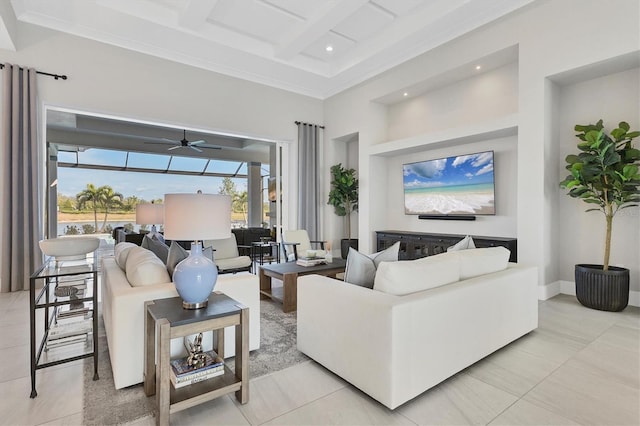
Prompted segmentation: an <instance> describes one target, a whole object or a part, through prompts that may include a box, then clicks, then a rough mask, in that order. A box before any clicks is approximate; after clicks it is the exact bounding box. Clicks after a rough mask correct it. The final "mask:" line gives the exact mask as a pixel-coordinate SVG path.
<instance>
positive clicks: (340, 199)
mask: <svg viewBox="0 0 640 426" xmlns="http://www.w3.org/2000/svg"><path fill="white" fill-rule="evenodd" d="M327 204H330V205H332V206H333V208H334V211H335V213H336V214H337V215H338V216H344V217H345V221H346V224H347V238H346V239H342V240H340V249H341V255H342V258H343V259H346V258H347V255H348V254H349V247H353V248H354V249H356V250H357V249H358V240H357V239H355V238H351V213H352V212H354V211H357V210H358V178H357V177H356V171H355V169H345V168H344V167H342V164H341V163H338V164H336V165H334V166H332V167H331V190H330V191H329V201H328V203H327Z"/></svg>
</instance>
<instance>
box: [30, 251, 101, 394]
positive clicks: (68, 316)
mask: <svg viewBox="0 0 640 426" xmlns="http://www.w3.org/2000/svg"><path fill="white" fill-rule="evenodd" d="M39 281H42V282H43V285H42V288H40V289H37V288H36V287H37V284H38V282H39ZM29 296H30V299H29V315H30V342H31V395H30V397H31V398H35V397H36V396H38V393H37V392H36V370H39V369H42V368H47V367H51V366H54V365H59V364H63V363H66V362H72V361H76V360H79V359H82V358H90V357H93V380H98V379H99V377H98V337H97V332H98V315H97V311H96V310H97V308H98V256H97V252H93V253H91V254H89V255H87V256H86V258H84V259H81V260H61V261H56V260H55V259H54V258H49V259H48V260H47V261H46V262H45V263H44V264H43V265H42V266H41V267H40V268H38V270H37V271H35V272H34V273H33V274H32V275H31V277H30V279H29ZM40 310H41V311H40ZM37 312H42V313H43V315H42V316H43V317H44V318H43V319H41V318H40V315H36V313H37ZM36 317H38V318H36ZM40 321H42V324H43V326H42V328H38V327H37V323H39V322H40ZM38 342H39V343H38ZM36 346H37V347H36Z"/></svg>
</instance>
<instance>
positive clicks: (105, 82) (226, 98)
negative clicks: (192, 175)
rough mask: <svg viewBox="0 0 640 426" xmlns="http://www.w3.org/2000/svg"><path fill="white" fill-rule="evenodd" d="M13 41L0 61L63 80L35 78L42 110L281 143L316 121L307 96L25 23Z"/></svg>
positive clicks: (318, 104)
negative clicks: (62, 109) (68, 110)
mask: <svg viewBox="0 0 640 426" xmlns="http://www.w3.org/2000/svg"><path fill="white" fill-rule="evenodd" d="M18 40H19V45H18V50H17V52H12V51H6V50H2V51H1V52H2V57H3V59H2V60H3V62H4V61H6V62H10V63H14V64H19V65H21V66H28V67H34V68H36V69H38V70H42V71H46V72H52V73H58V74H67V75H68V76H69V79H68V80H66V81H62V80H58V81H56V80H53V79H52V78H49V77H44V76H40V77H39V78H38V86H39V100H40V102H41V103H42V104H43V105H44V104H47V105H55V106H60V107H66V108H72V109H76V110H82V111H86V112H94V113H96V112H97V113H102V114H107V115H113V116H118V117H124V118H133V119H137V120H147V121H150V122H155V123H165V124H175V125H179V126H180V127H183V126H185V127H193V128H197V129H203V130H214V131H216V130H217V131H224V132H229V133H234V134H239V135H246V136H250V137H260V138H266V139H269V140H273V141H288V142H294V141H296V139H297V131H296V126H295V124H294V121H295V120H300V121H304V122H311V123H318V124H322V122H323V109H322V107H323V105H322V101H320V100H317V99H313V98H310V97H307V96H301V95H297V94H294V93H291V92H286V91H283V90H279V89H274V88H271V87H267V86H262V85H259V84H256V83H251V82H247V81H244V80H239V79H235V78H232V77H228V76H223V75H220V74H216V73H213V72H210V71H205V70H201V69H197V68H194V67H190V66H184V65H180V64H177V63H174V62H170V61H167V60H164V59H159V58H155V57H152V56H147V55H142V54H139V53H136V52H132V51H128V50H125V49H121V48H118V47H114V46H110V45H106V44H101V43H97V42H94V41H91V40H86V39H81V38H78V37H74V36H70V35H65V34H61V33H57V32H54V31H49V30H44V29H41V28H38V27H35V26H32V25H28V24H20V26H19V38H18ZM0 155H1V154H0ZM296 177H297V171H296V170H295V169H294V170H292V174H291V181H293V182H295V181H296ZM287 196H288V197H290V198H289V200H290V201H291V203H290V210H293V212H295V209H296V206H297V203H296V200H295V195H294V194H293V193H288V195H287ZM2 210H4V206H3V209H2ZM288 217H293V218H295V217H296V215H295V214H294V213H292V212H289V214H288ZM0 238H2V237H1V236H0ZM0 256H2V253H0Z"/></svg>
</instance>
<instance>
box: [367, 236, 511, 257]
mask: <svg viewBox="0 0 640 426" xmlns="http://www.w3.org/2000/svg"><path fill="white" fill-rule="evenodd" d="M464 237H465V235H455V234H426V233H420V232H406V231H376V241H377V244H376V245H377V251H381V250H384V249H386V248H387V247H390V246H392V245H393V244H394V243H395V242H396V241H400V253H399V254H398V258H399V259H400V260H413V259H418V258H421V257H425V256H433V255H434V254H440V253H444V252H446V251H447V248H448V247H450V246H452V245H454V244H456V243H457V242H458V241H460V240H461V239H463V238H464ZM471 238H473V242H474V244H475V246H476V247H477V248H483V247H496V246H502V247H506V248H508V249H509V250H510V251H511V257H509V262H517V261H518V240H517V239H516V238H504V237H481V236H476V235H472V236H471Z"/></svg>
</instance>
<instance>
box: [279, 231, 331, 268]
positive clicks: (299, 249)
mask: <svg viewBox="0 0 640 426" xmlns="http://www.w3.org/2000/svg"><path fill="white" fill-rule="evenodd" d="M311 244H317V245H319V246H320V249H321V250H324V241H312V240H310V239H309V233H308V232H307V231H306V230H305V229H292V230H288V231H283V232H282V247H283V248H284V254H285V256H286V259H287V261H288V262H291V261H295V260H298V256H304V254H305V253H306V252H307V250H314V248H313V247H312V246H311Z"/></svg>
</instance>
